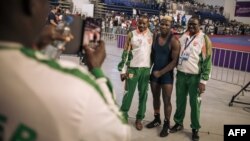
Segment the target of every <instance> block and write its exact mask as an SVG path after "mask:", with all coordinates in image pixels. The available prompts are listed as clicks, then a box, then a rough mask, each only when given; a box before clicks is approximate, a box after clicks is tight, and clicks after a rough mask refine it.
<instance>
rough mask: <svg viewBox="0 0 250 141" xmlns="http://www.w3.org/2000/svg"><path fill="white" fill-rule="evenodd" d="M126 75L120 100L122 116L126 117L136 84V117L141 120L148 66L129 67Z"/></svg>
mask: <svg viewBox="0 0 250 141" xmlns="http://www.w3.org/2000/svg"><path fill="white" fill-rule="evenodd" d="M128 77H129V78H128V79H127V80H126V87H125V95H124V97H123V100H122V106H121V111H122V112H123V115H124V117H125V118H126V119H128V111H129V109H130V106H131V103H132V99H133V96H134V92H135V88H136V86H137V84H138V92H139V104H138V111H137V114H136V119H139V120H142V119H143V118H144V117H145V112H146V102H147V97H148V93H147V91H148V83H149V77H150V68H129V69H128Z"/></svg>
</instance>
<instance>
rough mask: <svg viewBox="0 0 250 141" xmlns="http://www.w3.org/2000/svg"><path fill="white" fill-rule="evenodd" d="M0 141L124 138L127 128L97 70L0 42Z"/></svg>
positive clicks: (109, 86) (110, 90)
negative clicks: (90, 70)
mask: <svg viewBox="0 0 250 141" xmlns="http://www.w3.org/2000/svg"><path fill="white" fill-rule="evenodd" d="M0 66H1V69H0V79H1V80H0V129H1V130H0V140H1V141H10V140H11V141H14V140H15V141H16V140H19V141H83V140H84V141H87V140H90V141H117V140H122V141H128V140H130V128H129V126H128V125H126V124H124V123H123V121H122V120H123V118H122V116H121V115H122V114H121V113H120V112H119V108H118V107H117V106H116V103H115V101H114V99H113V97H114V96H113V93H112V86H111V85H110V83H109V81H108V80H107V78H105V77H104V74H103V73H102V71H101V70H100V69H97V68H96V69H94V70H93V71H92V74H93V75H92V74H90V73H89V72H88V71H87V69H84V68H83V67H80V66H78V65H77V64H73V63H71V62H60V63H58V62H57V61H54V60H51V59H48V58H47V57H45V56H44V55H42V54H40V53H39V52H36V51H34V50H32V49H29V48H25V47H22V45H21V44H17V43H10V42H0Z"/></svg>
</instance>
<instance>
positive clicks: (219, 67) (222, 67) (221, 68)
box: [102, 33, 250, 86]
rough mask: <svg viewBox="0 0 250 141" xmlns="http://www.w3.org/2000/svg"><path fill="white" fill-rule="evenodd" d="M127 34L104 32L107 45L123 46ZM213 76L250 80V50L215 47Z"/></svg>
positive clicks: (241, 83) (229, 80)
mask: <svg viewBox="0 0 250 141" xmlns="http://www.w3.org/2000/svg"><path fill="white" fill-rule="evenodd" d="M126 38H127V35H123V34H112V33H102V40H104V41H105V43H106V44H107V45H110V46H116V47H118V48H123V47H124V43H125V41H126ZM212 64H213V67H212V72H211V78H212V79H214V80H218V81H223V82H226V83H230V84H235V85H239V86H244V85H245V84H247V83H248V82H249V81H250V52H242V51H237V50H228V49H222V48H218V47H214V48H213V56H212Z"/></svg>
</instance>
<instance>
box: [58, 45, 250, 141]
mask: <svg viewBox="0 0 250 141" xmlns="http://www.w3.org/2000/svg"><path fill="white" fill-rule="evenodd" d="M106 50H107V58H106V60H105V62H104V64H103V70H104V71H105V73H106V74H107V76H108V77H109V78H110V80H111V81H112V83H113V87H114V89H115V91H116V94H117V103H118V104H119V105H120V104H121V101H122V97H123V88H124V84H123V83H122V82H121V81H120V77H119V72H118V71H117V64H118V62H119V61H120V56H121V53H122V49H119V48H117V47H115V46H113V45H109V44H107V45H106ZM62 59H67V60H72V61H74V62H77V63H78V58H74V57H69V56H63V57H62ZM240 89H241V88H240V87H239V86H236V85H232V84H228V83H223V82H220V81H216V80H210V81H209V83H208V84H207V89H206V92H205V93H204V94H203V96H202V106H201V126H202V128H201V129H200V141H223V127H224V125H225V124H248V125H250V109H249V107H250V106H249V105H243V104H235V103H234V104H233V106H232V107H229V106H228V104H229V102H230V100H231V98H232V96H233V95H234V94H235V93H237V92H238V91H239V90H240ZM137 94H138V93H137V92H136V93H135V96H134V98H133V102H132V106H131V109H130V112H129V115H130V119H129V124H130V125H131V129H132V140H133V141H160V140H169V141H170V140H171V141H191V128H190V108H189V103H188V104H187V110H186V117H185V121H184V130H182V131H180V132H178V133H173V134H169V136H168V137H165V138H161V137H159V133H160V131H161V128H162V126H160V127H158V128H154V129H146V128H143V130H142V131H137V130H136V129H135V128H134V121H135V118H134V117H135V115H136V112H137V106H138V96H137ZM148 95H149V96H148V102H147V111H146V116H145V119H144V121H143V124H144V125H145V124H147V123H148V122H149V121H151V120H152V119H153V106H152V94H151V90H150V89H149V91H148ZM175 99H176V98H175V89H174V90H173V93H172V99H171V102H172V107H173V110H172V116H171V121H170V122H171V126H173V125H174V121H173V114H174V112H175V108H176V106H175ZM237 100H239V101H245V102H248V103H250V92H245V93H244V96H242V95H240V96H239V97H237ZM161 110H162V109H161ZM161 113H163V112H161ZM162 119H163V114H162Z"/></svg>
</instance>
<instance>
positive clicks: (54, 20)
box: [47, 6, 58, 26]
mask: <svg viewBox="0 0 250 141" xmlns="http://www.w3.org/2000/svg"><path fill="white" fill-rule="evenodd" d="M57 10H58V8H57V7H56V6H52V7H51V10H50V13H49V15H48V18H47V24H50V25H53V26H57V24H58V19H57V17H56V13H57Z"/></svg>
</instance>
